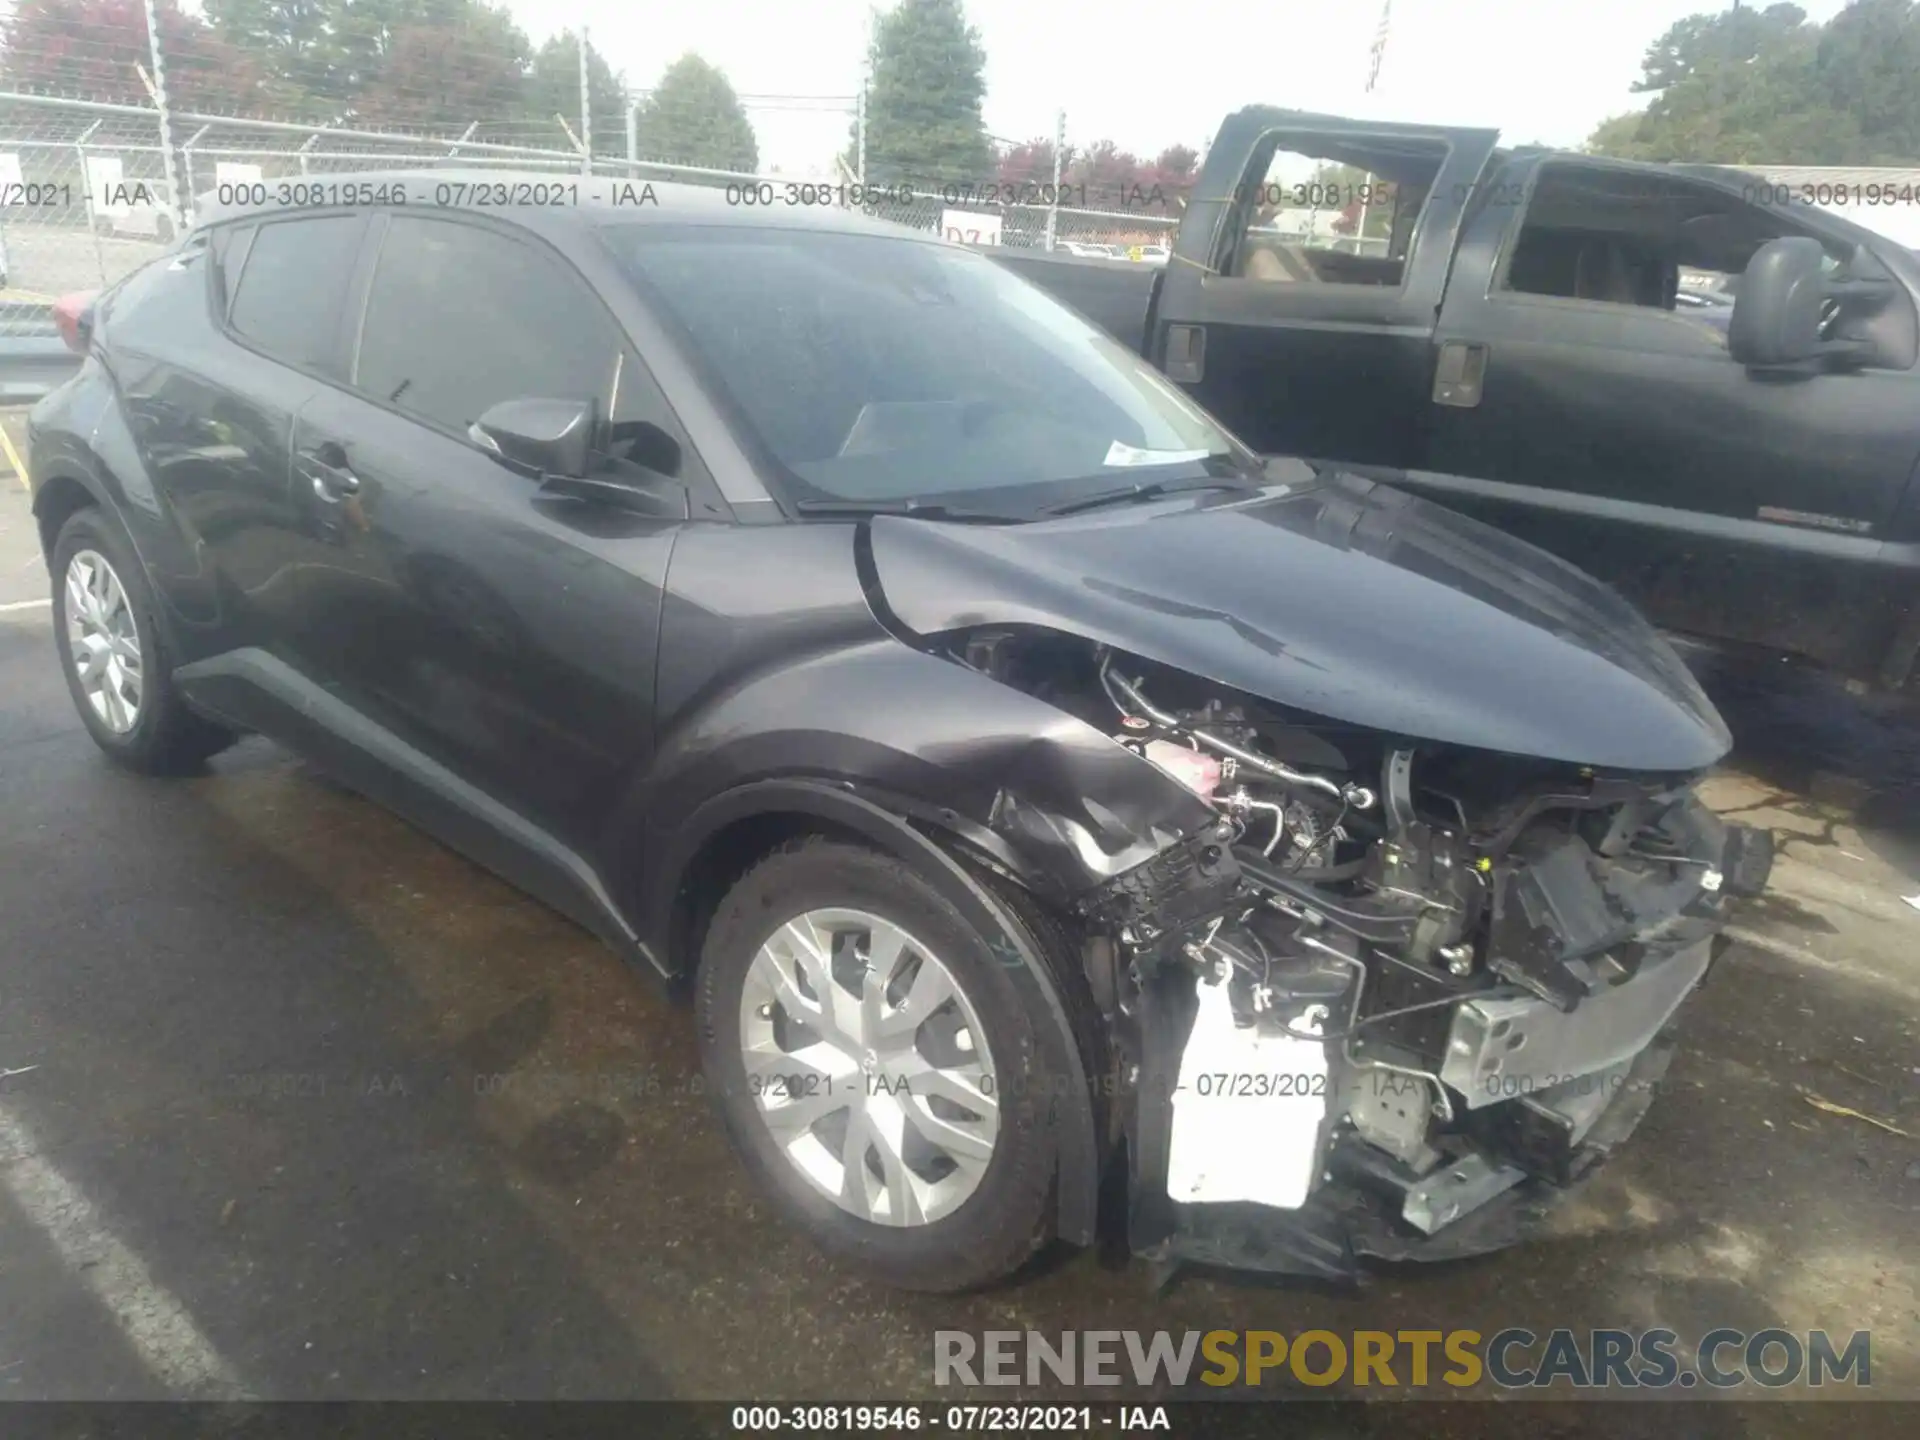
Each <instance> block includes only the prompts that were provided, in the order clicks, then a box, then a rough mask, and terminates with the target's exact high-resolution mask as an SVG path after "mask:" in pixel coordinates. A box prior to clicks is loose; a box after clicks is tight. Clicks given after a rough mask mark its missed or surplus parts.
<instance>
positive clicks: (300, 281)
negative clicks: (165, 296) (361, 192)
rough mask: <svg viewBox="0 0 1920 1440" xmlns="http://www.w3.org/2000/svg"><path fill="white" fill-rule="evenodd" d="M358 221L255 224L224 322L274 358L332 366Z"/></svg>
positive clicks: (321, 219)
mask: <svg viewBox="0 0 1920 1440" xmlns="http://www.w3.org/2000/svg"><path fill="white" fill-rule="evenodd" d="M361 223H362V222H361V219H360V217H359V216H357V215H330V216H322V217H319V218H316V219H312V220H285V221H278V222H276V223H274V224H271V225H262V226H261V227H260V229H259V231H258V233H256V234H255V236H254V239H253V246H252V249H251V250H250V251H249V252H248V253H247V256H246V266H245V269H244V270H242V271H241V274H240V282H239V288H238V289H237V290H236V291H235V292H234V295H233V300H232V305H231V307H230V308H229V310H228V312H227V321H228V323H229V324H230V325H232V326H233V328H234V330H235V331H236V332H238V333H239V334H241V335H244V336H245V337H246V338H247V339H248V340H250V341H252V342H253V343H254V344H255V345H257V346H258V347H259V348H260V349H262V350H264V351H266V352H267V354H269V355H271V356H273V357H274V358H275V359H278V360H284V361H286V362H287V363H288V364H289V365H298V366H301V367H302V368H304V369H308V370H327V369H330V368H332V366H333V360H334V356H335V354H336V345H335V342H336V340H337V339H338V336H339V333H340V316H341V312H342V311H344V310H345V309H346V305H347V282H348V279H349V278H350V277H351V276H352V274H353V263H354V258H355V253H356V251H357V249H358V247H359V240H360V227H361Z"/></svg>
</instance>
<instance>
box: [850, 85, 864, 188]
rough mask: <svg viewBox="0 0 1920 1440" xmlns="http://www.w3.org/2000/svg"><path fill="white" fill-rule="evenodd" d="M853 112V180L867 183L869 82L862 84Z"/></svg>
mask: <svg viewBox="0 0 1920 1440" xmlns="http://www.w3.org/2000/svg"><path fill="white" fill-rule="evenodd" d="M854 104H855V108H854V112H853V178H854V179H855V180H858V181H859V182H860V183H861V184H862V185H865V184H866V183H867V82H866V81H865V80H862V81H861V82H860V98H859V99H858V100H857V101H855V102H854Z"/></svg>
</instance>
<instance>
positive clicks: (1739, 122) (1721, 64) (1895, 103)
mask: <svg viewBox="0 0 1920 1440" xmlns="http://www.w3.org/2000/svg"><path fill="white" fill-rule="evenodd" d="M1917 70H1920V7H1917V6H1916V5H1915V4H1913V3H1912V0H1853V3H1851V4H1849V5H1848V6H1847V8H1846V9H1844V10H1842V11H1841V12H1840V13H1839V14H1838V15H1836V16H1835V17H1834V18H1833V19H1832V20H1831V21H1829V22H1828V23H1827V24H1826V25H1825V26H1820V25H1812V24H1809V23H1808V22H1807V17H1806V12H1805V11H1803V10H1801V9H1800V8H1799V7H1798V6H1797V5H1770V6H1768V7H1767V8H1766V9H1764V10H1751V9H1747V8H1744V7H1742V8H1740V9H1736V10H1727V11H1722V12H1718V13H1714V14H1705V15H1694V16H1690V17H1688V18H1687V19H1685V20H1681V21H1679V22H1678V23H1676V24H1675V25H1673V26H1671V27H1669V28H1668V30H1667V31H1666V33H1665V34H1663V35H1662V36H1661V37H1660V38H1659V39H1658V40H1656V41H1655V42H1654V43H1653V45H1652V46H1650V47H1649V48H1648V50H1647V54H1646V59H1645V61H1644V62H1643V64H1642V67H1641V78H1640V80H1639V82H1638V83H1637V84H1636V85H1635V87H1634V88H1635V89H1636V90H1639V91H1641V92H1643V93H1646V94H1649V95H1651V96H1652V97H1653V98H1652V100H1651V101H1650V102H1649V104H1648V106H1647V108H1646V109H1645V110H1644V111H1639V112H1635V113H1632V114H1627V115H1616V116H1613V117H1612V118H1610V119H1608V120H1605V121H1603V122H1601V124H1600V125H1599V126H1598V127H1597V128H1596V129H1595V130H1594V132H1593V134H1592V135H1591V136H1590V137H1589V138H1588V140H1587V148H1588V149H1589V150H1592V151H1594V152H1595V153H1597V154H1603V155H1616V156H1620V157H1622V158H1624V159H1633V160H1660V161H1669V160H1693V161H1710V162H1719V163H1722V164H1735V165H1741V164H1747V165H1751V164H1766V163H1776V164H1801V165H1873V164H1884V163H1910V162H1911V161H1912V159H1913V157H1914V156H1915V154H1916V153H1920V92H1917V91H1916V88H1915V87H1914V85H1913V84H1912V79H1911V77H1912V76H1913V74H1914V73H1915V72H1916V71H1917Z"/></svg>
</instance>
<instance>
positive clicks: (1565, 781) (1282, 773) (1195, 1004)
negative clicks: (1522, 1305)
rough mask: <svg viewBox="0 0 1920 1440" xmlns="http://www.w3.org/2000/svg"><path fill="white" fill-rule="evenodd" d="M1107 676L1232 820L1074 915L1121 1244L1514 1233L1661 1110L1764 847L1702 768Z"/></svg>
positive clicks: (1321, 1267) (1217, 1248) (1396, 1255)
mask: <svg viewBox="0 0 1920 1440" xmlns="http://www.w3.org/2000/svg"><path fill="white" fill-rule="evenodd" d="M1095 660H1096V663H1097V665H1098V684H1099V692H1100V694H1101V695H1103V696H1104V698H1105V700H1106V701H1107V702H1108V703H1109V704H1110V705H1111V707H1112V708H1111V710H1110V711H1109V712H1108V720H1109V722H1110V723H1111V724H1112V725H1113V727H1114V728H1113V733H1114V735H1115V738H1116V739H1118V740H1119V741H1120V743H1122V744H1124V745H1127V746H1128V747H1130V748H1132V749H1134V750H1135V751H1136V752H1137V753H1138V754H1139V755H1141V757H1142V758H1144V759H1146V760H1149V761H1151V762H1153V763H1154V764H1156V765H1157V766H1159V767H1161V768H1162V769H1163V770H1165V771H1166V772H1167V773H1170V774H1172V775H1173V776H1175V777H1176V778H1177V779H1179V780H1180V781H1181V782H1182V783H1183V784H1186V785H1187V786H1189V787H1190V788H1191V789H1193V790H1194V791H1195V792H1196V793H1197V794H1199V795H1201V796H1202V797H1203V798H1204V799H1206V800H1207V801H1208V802H1209V804H1211V805H1212V806H1213V808H1214V810H1215V812H1216V813H1217V816H1218V819H1217V820H1216V821H1215V822H1214V823H1213V825H1212V826H1211V827H1210V828H1209V829H1207V830H1205V831H1203V832H1201V833H1198V834H1195V835H1191V836H1188V837H1186V838H1184V839H1183V840H1181V841H1180V842H1179V843H1177V844H1174V845H1172V846H1169V847H1167V848H1164V849H1162V850H1160V851H1159V852H1158V853H1157V854H1155V855H1154V856H1153V857H1152V858H1151V859H1149V860H1147V861H1146V862H1145V863H1143V864H1139V865H1135V866H1133V867H1132V868H1130V869H1128V870H1126V871H1125V872H1124V873H1121V874H1119V875H1117V876H1114V877H1112V878H1110V879H1107V880H1105V881H1104V882H1102V883H1100V884H1099V885H1097V886H1095V887H1094V888H1092V889H1091V890H1089V891H1088V892H1087V893H1085V894H1083V895H1082V896H1081V897H1080V898H1079V900H1078V904H1077V908H1078V911H1079V918H1080V920H1081V921H1082V922H1083V925H1084V928H1085V933H1086V935H1087V936H1088V941H1087V964H1088V968H1089V975H1090V979H1091V981H1092V989H1093V991H1094V994H1095V996H1096V1000H1097V1003H1098V1004H1099V1006H1100V1008H1101V1009H1102V1011H1103V1013H1104V1017H1105V1020H1106V1023H1107V1029H1108V1033H1109V1037H1110V1041H1111V1045H1112V1052H1113V1056H1114V1063H1115V1072H1114V1079H1115V1083H1116V1086H1117V1090H1118V1093H1119V1095H1120V1096H1121V1097H1122V1103H1121V1104H1120V1105H1119V1106H1117V1107H1116V1110H1115V1114H1116V1121H1117V1124H1118V1125H1119V1126H1120V1127H1121V1129H1122V1130H1123V1132H1124V1137H1123V1138H1124V1140H1125V1142H1126V1152H1127V1156H1128V1164H1129V1166H1130V1169H1131V1177H1130V1178H1131V1183H1130V1186H1129V1194H1130V1204H1129V1216H1128V1225H1129V1231H1130V1238H1131V1242H1132V1245H1133V1248H1134V1249H1135V1251H1136V1252H1138V1253H1142V1254H1145V1255H1147V1256H1149V1257H1152V1258H1154V1259H1157V1260H1160V1261H1166V1262H1178V1261H1188V1262H1197V1263H1206V1264H1216V1265H1225V1266H1232V1267H1237V1268H1251V1269H1261V1270H1271V1271H1281V1272H1290V1273H1298V1274H1308V1275H1314V1276H1319V1277H1324V1278H1342V1277H1348V1276H1351V1275H1353V1274H1354V1273H1355V1272H1356V1270H1357V1268H1358V1267H1359V1265H1360V1263H1361V1260H1362V1258H1363V1257H1369V1256H1371V1257H1376V1258H1379V1259H1385V1260H1418V1259H1431V1260H1442V1259H1455V1258H1459V1257H1463V1256H1468V1255H1473V1254H1478V1253H1483V1252H1486V1251H1490V1250H1495V1249H1499V1248H1501V1247H1502V1246H1505V1245H1508V1244H1511V1243H1513V1242H1514V1241H1515V1240H1517V1239H1519V1238H1520V1237H1521V1235H1522V1234H1523V1233H1524V1232H1525V1230H1526V1228H1527V1226H1528V1224H1529V1222H1531V1221H1533V1220H1535V1219H1537V1218H1539V1217H1540V1216H1541V1215H1542V1214H1543V1213H1544V1212H1545V1211H1546V1210H1547V1209H1549V1208H1550V1207H1551V1206H1552V1205H1553V1204H1554V1202H1555V1201H1556V1200H1557V1199H1559V1198H1560V1197H1562V1196H1563V1195H1564V1194H1565V1193H1567V1191H1568V1190H1569V1189H1570V1188H1572V1187H1574V1186H1576V1185H1577V1184H1578V1183H1579V1182H1580V1181H1581V1180H1582V1179H1583V1178H1584V1177H1586V1176H1587V1175H1588V1174H1589V1173H1590V1172H1591V1171H1592V1170H1593V1168H1594V1167H1595V1166H1596V1165H1597V1164H1598V1163H1599V1162H1600V1161H1602V1160H1603V1159H1605V1158H1606V1156H1607V1155H1608V1154H1609V1153H1610V1152H1611V1151H1612V1150H1613V1148H1614V1147H1615V1146H1617V1145H1618V1144H1619V1143H1620V1142H1621V1141H1623V1140H1624V1139H1625V1138H1626V1137H1627V1136H1628V1135H1629V1134H1630V1133H1631V1132H1632V1131H1633V1129H1634V1128H1635V1126H1636V1125H1637V1124H1638V1122H1639V1120H1640V1118H1641V1117H1642V1115H1643V1114H1644V1113H1645V1112H1646V1110H1647V1107H1648V1105H1649V1103H1650V1102H1651V1100H1652V1097H1653V1092H1654V1087H1655V1085H1656V1083H1657V1082H1658V1081H1659V1079H1660V1077H1661V1075H1662V1074H1663V1073H1664V1071H1665V1069H1666V1066H1667V1063H1668V1060H1669V1058H1670V1056H1671V1053H1672V1048H1673V1038H1672V1036H1673V1028H1674V1019H1675V1016H1676V1013H1677V1012H1678V1010H1679V1008H1680V1007H1681V1005H1682V1003H1683V1002H1684V1001H1685V1000H1686V998H1687V997H1688V995H1689V994H1690V993H1691V992H1692V991H1693V989H1694V987H1695V986H1696V985H1698V984H1699V983H1700V981H1701V979H1702V977H1703V976H1704V975H1705V974H1706V972H1707V970H1708V968H1709V966H1710V965H1711V963H1712V960H1713V958H1714V956H1715V954H1716V953H1717V951H1718V948H1719V946H1720V944H1721V943H1722V942H1721V940H1720V938H1719V935H1720V930H1721V927H1722V925H1723V924H1724V921H1725V918H1726V915H1727V910H1728V907H1729V905H1730V904H1731V903H1732V902H1733V900H1734V899H1735V898H1736V897H1740V896H1750V895H1755V894H1758V893H1759V892H1760V891H1761V890H1762V889H1763V888H1764V886H1765V884H1766V880H1767V874H1768V870H1769V869H1770V866H1771V861H1772V856H1771V849H1770V843H1769V840H1768V837H1767V836H1766V835H1765V834H1764V832H1759V831H1755V830H1753V829H1750V828H1748V827H1745V826H1740V825H1733V824H1726V823H1723V822H1722V821H1720V820H1719V819H1717V818H1716V817H1715V816H1713V815H1712V814H1711V813H1710V812H1708V811H1707V810H1706V809H1705V808H1704V807H1703V806H1702V804H1701V803H1700V801H1699V800H1698V798H1697V797H1696V796H1695V795H1694V794H1693V792H1692V789H1691V785H1690V780H1691V777H1689V776H1676V775H1665V776H1662V775H1630V774H1611V773H1596V772H1595V771H1593V770H1592V769H1588V768H1584V767H1580V766H1575V765H1568V764H1564V763H1558V762H1544V761H1531V760H1526V759H1520V758H1515V757H1508V756H1501V755H1497V754H1493V753H1490V752H1485V751H1472V750H1467V749H1464V748H1461V747H1447V746H1436V745H1431V744H1426V745H1422V744H1419V743H1416V742H1411V741H1409V742H1399V741H1395V740H1393V739H1391V738H1389V737H1382V736H1380V735H1378V734H1376V733H1373V732H1369V731H1365V730H1361V729H1356V728H1354V727H1347V726H1341V725H1338V724H1333V723H1327V722H1319V721H1315V720H1314V719H1313V718H1312V717H1308V716H1302V715H1299V714H1295V713H1291V712H1287V711H1284V710H1281V709H1279V708H1277V707H1272V706H1268V705H1264V704H1262V703H1260V702H1258V701H1253V700H1250V699H1246V698H1244V697H1238V696H1234V695H1229V694H1223V693H1222V692H1219V691H1218V690H1217V689H1214V688H1211V687H1207V686H1204V685H1202V684H1199V683H1198V682H1194V681H1192V680H1190V679H1189V678H1188V677H1185V676H1183V675H1181V674H1179V673H1178V672H1174V671H1170V670H1166V669H1164V668H1161V669H1156V668H1155V667H1151V666H1147V665H1145V664H1144V663H1142V662H1133V661H1128V660H1126V659H1124V658H1123V657H1120V656H1117V655H1115V654H1114V653H1112V652H1107V651H1102V652H1099V653H1098V654H1097V655H1096V657H1095Z"/></svg>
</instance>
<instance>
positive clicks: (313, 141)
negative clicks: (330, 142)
mask: <svg viewBox="0 0 1920 1440" xmlns="http://www.w3.org/2000/svg"><path fill="white" fill-rule="evenodd" d="M320 135H321V132H320V131H318V130H316V131H314V132H313V134H311V135H309V136H307V138H306V139H304V140H302V141H301V142H300V173H301V174H302V175H305V174H306V173H307V152H308V151H309V150H311V149H313V147H314V146H316V145H318V144H319V143H320Z"/></svg>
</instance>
